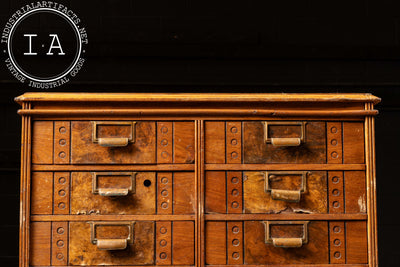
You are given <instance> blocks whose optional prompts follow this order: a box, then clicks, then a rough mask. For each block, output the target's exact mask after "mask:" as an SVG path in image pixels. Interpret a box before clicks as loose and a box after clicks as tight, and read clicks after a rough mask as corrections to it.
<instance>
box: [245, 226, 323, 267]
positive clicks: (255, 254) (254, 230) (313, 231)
mask: <svg viewBox="0 0 400 267" xmlns="http://www.w3.org/2000/svg"><path fill="white" fill-rule="evenodd" d="M277 228H278V227H277ZM302 231H303V230H302V229H299V227H291V226H287V225H285V226H279V229H277V231H276V232H274V231H273V233H271V234H272V235H273V236H274V237H278V238H279V237H299V236H301V235H302ZM327 244H328V224H327V222H320V221H312V222H310V223H309V224H308V243H307V244H303V245H302V246H301V247H300V248H278V247H274V246H273V245H272V244H266V243H265V230H264V224H263V223H262V222H260V221H246V222H245V223H244V250H245V252H244V254H245V258H244V261H245V264H294V263H296V264H312V263H314V264H324V263H329V251H328V246H327Z"/></svg>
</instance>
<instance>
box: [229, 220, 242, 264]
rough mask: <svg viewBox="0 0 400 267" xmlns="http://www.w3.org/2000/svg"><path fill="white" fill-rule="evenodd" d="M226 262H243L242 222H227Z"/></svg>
mask: <svg viewBox="0 0 400 267" xmlns="http://www.w3.org/2000/svg"><path fill="white" fill-rule="evenodd" d="M226 226H227V229H226V231H227V233H228V238H227V240H226V242H227V258H228V263H227V264H243V259H244V254H243V222H240V221H239V222H227V223H226Z"/></svg>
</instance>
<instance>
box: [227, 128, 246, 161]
mask: <svg viewBox="0 0 400 267" xmlns="http://www.w3.org/2000/svg"><path fill="white" fill-rule="evenodd" d="M225 140H226V163H242V123H241V122H240V121H227V122H226V139H225Z"/></svg>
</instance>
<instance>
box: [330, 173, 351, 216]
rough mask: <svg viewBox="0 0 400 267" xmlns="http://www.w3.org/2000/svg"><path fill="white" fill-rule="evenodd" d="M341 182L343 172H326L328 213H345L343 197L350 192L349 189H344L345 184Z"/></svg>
mask: <svg viewBox="0 0 400 267" xmlns="http://www.w3.org/2000/svg"><path fill="white" fill-rule="evenodd" d="M343 180H344V176H343V172H340V171H332V172H331V171H330V172H328V190H329V193H328V194H329V213H344V211H345V209H344V208H345V201H344V196H345V194H347V192H351V191H350V188H347V187H346V188H345V187H344V184H345V183H344V181H343ZM349 183H351V182H349ZM349 194H351V193H349ZM349 213H350V211H349Z"/></svg>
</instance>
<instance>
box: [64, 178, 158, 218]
mask: <svg viewBox="0 0 400 267" xmlns="http://www.w3.org/2000/svg"><path fill="white" fill-rule="evenodd" d="M155 176H156V174H155V173H154V172H138V173H137V174H136V179H135V180H136V186H135V187H136V190H135V193H133V192H130V193H128V195H127V196H119V197H109V196H102V195H99V194H93V192H92V181H93V173H90V172H73V173H71V180H72V183H71V214H77V215H81V214H82V215H85V214H87V215H90V214H97V215H99V214H104V215H106V214H121V215H123V214H155V211H156V209H155V202H156V178H155ZM98 181H99V185H98V186H99V187H100V186H101V187H104V188H121V187H129V186H130V183H131V181H130V177H129V176H121V175H118V173H117V174H114V175H113V173H112V172H110V173H108V174H107V173H102V174H101V175H99V177H98ZM146 181H149V182H146ZM148 183H150V185H149V186H146V185H147V184H148Z"/></svg>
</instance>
